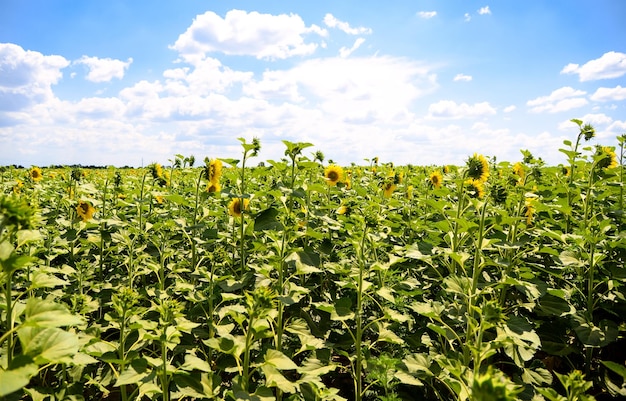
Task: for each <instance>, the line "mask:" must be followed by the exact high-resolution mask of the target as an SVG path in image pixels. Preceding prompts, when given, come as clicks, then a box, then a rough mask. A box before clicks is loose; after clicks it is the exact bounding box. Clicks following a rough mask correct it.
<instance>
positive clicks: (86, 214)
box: [76, 201, 96, 221]
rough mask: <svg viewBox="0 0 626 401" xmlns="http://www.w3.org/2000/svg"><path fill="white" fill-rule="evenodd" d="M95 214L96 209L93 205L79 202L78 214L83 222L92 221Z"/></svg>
mask: <svg viewBox="0 0 626 401" xmlns="http://www.w3.org/2000/svg"><path fill="white" fill-rule="evenodd" d="M95 212H96V209H95V208H94V207H93V206H92V205H91V203H89V202H87V201H80V202H78V206H77V207H76V213H77V214H78V217H79V218H80V219H81V220H82V221H88V220H91V219H92V218H93V214H94V213H95Z"/></svg>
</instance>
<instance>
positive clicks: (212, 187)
mask: <svg viewBox="0 0 626 401" xmlns="http://www.w3.org/2000/svg"><path fill="white" fill-rule="evenodd" d="M221 190H222V187H221V186H220V183H219V182H209V185H207V187H206V191H207V192H210V193H213V192H219V191H221Z"/></svg>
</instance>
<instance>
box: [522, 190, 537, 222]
mask: <svg viewBox="0 0 626 401" xmlns="http://www.w3.org/2000/svg"><path fill="white" fill-rule="evenodd" d="M534 200H535V199H534V198H532V197H527V198H526V200H525V201H524V215H525V216H526V225H528V226H529V225H531V224H532V222H533V217H534V216H535V205H534Z"/></svg>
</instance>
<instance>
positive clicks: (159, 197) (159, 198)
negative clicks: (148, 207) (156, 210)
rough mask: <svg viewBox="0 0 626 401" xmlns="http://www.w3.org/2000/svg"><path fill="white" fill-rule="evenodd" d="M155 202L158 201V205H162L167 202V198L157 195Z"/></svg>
mask: <svg viewBox="0 0 626 401" xmlns="http://www.w3.org/2000/svg"><path fill="white" fill-rule="evenodd" d="M154 200H155V201H156V203H158V204H159V205H162V204H163V202H165V198H164V197H163V196H161V195H157V196H155V197H154Z"/></svg>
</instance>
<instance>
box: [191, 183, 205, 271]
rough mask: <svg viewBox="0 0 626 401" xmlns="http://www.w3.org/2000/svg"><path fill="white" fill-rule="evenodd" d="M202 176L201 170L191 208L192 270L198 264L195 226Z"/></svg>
mask: <svg viewBox="0 0 626 401" xmlns="http://www.w3.org/2000/svg"><path fill="white" fill-rule="evenodd" d="M203 175H204V171H202V170H201V171H200V175H199V176H198V181H197V182H196V199H195V204H194V208H193V224H192V225H191V268H192V269H193V270H195V269H196V264H197V263H198V262H197V258H198V256H197V253H196V224H198V203H199V202H198V198H199V197H200V182H201V181H202V176H203Z"/></svg>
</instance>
